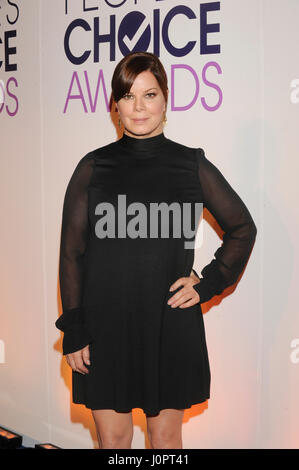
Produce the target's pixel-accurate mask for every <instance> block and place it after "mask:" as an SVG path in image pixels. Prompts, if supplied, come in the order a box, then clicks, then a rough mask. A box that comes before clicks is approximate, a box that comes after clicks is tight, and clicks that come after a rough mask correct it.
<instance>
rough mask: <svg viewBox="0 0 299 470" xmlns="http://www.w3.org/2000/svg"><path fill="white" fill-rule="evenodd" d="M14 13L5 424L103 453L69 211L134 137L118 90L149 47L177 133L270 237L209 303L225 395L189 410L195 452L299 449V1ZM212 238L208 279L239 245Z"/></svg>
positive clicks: (138, 423) (5, 230)
mask: <svg viewBox="0 0 299 470" xmlns="http://www.w3.org/2000/svg"><path fill="white" fill-rule="evenodd" d="M0 7H1V8H0V155H1V158H0V165H1V172H0V175H1V176H0V177H1V184H0V191H1V216H2V225H1V243H0V250H1V271H0V281H1V282H0V299H1V305H0V312H1V313H0V314H1V324H0V380H1V387H0V416H1V418H0V425H2V426H4V427H6V428H9V429H11V430H14V431H15V432H18V433H19V434H23V435H24V436H26V438H27V440H28V442H30V440H32V442H33V441H39V442H51V443H52V444H56V445H58V446H61V447H65V448H66V447H68V448H74V449H75V448H96V447H97V438H96V430H95V425H94V422H93V419H92V415H91V412H90V410H88V409H86V408H85V407H84V405H75V404H72V400H71V395H72V390H71V369H70V367H69V366H68V364H67V363H66V360H65V357H63V356H62V335H61V334H60V332H59V331H58V330H57V329H56V328H55V325H54V323H55V320H56V319H57V318H58V316H59V315H60V314H61V301H60V294H59V278H58V259H59V243H60V230H61V216H62V204H63V198H64V194H65V190H66V186H67V183H68V181H69V179H70V176H71V174H72V172H73V170H74V168H75V166H76V165H77V163H78V161H79V160H80V159H81V158H82V157H83V156H84V155H85V154H86V153H88V152H89V151H91V150H94V149H96V148H97V147H101V146H104V145H106V144H108V143H110V142H112V141H115V140H117V139H118V138H119V137H120V135H119V130H118V127H117V117H118V116H117V115H116V113H115V110H114V109H113V107H112V108H111V109H110V96H111V85H110V83H111V78H112V74H113V71H114V68H115V66H116V64H117V63H118V62H119V61H120V60H121V59H122V57H123V56H124V55H126V54H127V53H129V52H131V51H139V50H140V51H149V52H154V53H155V54H157V55H158V56H159V57H160V59H161V61H162V63H163V65H164V67H165V70H166V72H167V76H168V81H169V102H168V108H167V120H168V123H167V125H166V126H165V128H164V133H165V135H166V136H167V137H169V138H171V139H173V140H175V141H177V142H180V143H182V144H184V145H188V146H191V147H202V148H203V149H204V150H205V153H206V156H207V158H208V159H209V160H210V161H212V162H213V163H214V164H215V165H216V166H217V167H218V168H219V169H220V171H221V172H222V173H223V175H224V176H225V177H226V179H227V180H228V181H229V183H230V184H231V185H232V187H233V188H234V189H235V190H236V191H237V193H238V194H239V195H240V196H241V198H242V199H243V201H244V202H245V204H246V205H247V206H248V208H249V210H250V212H251V214H252V216H253V219H254V221H255V223H256V226H257V229H258V233H257V239H256V243H255V246H254V249H253V252H252V255H251V257H250V259H249V262H248V264H247V267H246V270H245V272H244V274H243V276H242V278H241V280H240V282H239V283H238V285H237V286H234V287H233V288H231V289H229V290H226V291H225V295H222V296H217V297H216V298H214V299H213V300H211V301H210V302H207V303H206V304H203V313H204V322H205V327H206V337H207V345H208V351H209V358H210V365H211V398H210V399H209V400H208V401H207V402H205V403H203V404H198V405H193V406H192V407H191V408H190V409H187V410H186V411H185V414H184V421H183V445H184V448H296V447H299V428H298V422H299V403H298V393H299V316H298V314H297V310H298V308H297V285H298V280H299V273H298V269H299V268H298V266H299V249H298V246H297V243H296V242H297V239H298V235H299V222H298V216H297V212H298V209H297V200H298V183H297V175H298V170H299V165H298V155H299V152H298V150H299V144H298V113H299V65H298V60H297V59H298V47H299V46H298V44H299V30H298V24H297V23H298V17H299V2H298V1H297V0H285V1H284V2H282V1H281V0H280V1H279V0H242V1H238V0H222V1H204V2H201V1H199V0H192V1H180V2H178V1H174V0H148V1H146V2H145V1H141V0H109V1H108V0H52V1H51V2H49V1H45V0H44V1H43V0H40V1H38V0H27V1H26V2H24V1H23V2H22V1H21V0H19V1H9V0H1V2H0ZM201 223H202V224H203V232H204V238H203V240H204V243H203V244H202V246H200V248H199V249H196V250H195V263H194V268H195V269H196V271H197V272H200V270H201V269H202V268H203V267H204V266H205V265H206V264H207V263H209V262H210V260H211V259H212V257H213V254H214V252H215V251H216V249H217V248H218V247H219V246H220V245H221V237H220V230H219V226H218V225H217V223H216V221H215V220H214V219H213V217H212V215H211V214H209V213H208V212H207V211H205V213H204V219H203V220H202V222H201ZM129 268H130V267H129V266H128V269H129ZM104 386H105V384H103V387H104ZM133 421H134V439H133V445H132V447H133V448H136V449H137V448H141V449H142V448H147V446H148V443H147V440H146V433H145V429H146V421H145V415H144V414H143V412H142V410H141V409H139V408H136V409H134V410H133Z"/></svg>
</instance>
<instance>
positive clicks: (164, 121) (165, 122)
mask: <svg viewBox="0 0 299 470" xmlns="http://www.w3.org/2000/svg"><path fill="white" fill-rule="evenodd" d="M162 122H163V124H164V125H166V124H167V117H166V114H164V119H163V121H162Z"/></svg>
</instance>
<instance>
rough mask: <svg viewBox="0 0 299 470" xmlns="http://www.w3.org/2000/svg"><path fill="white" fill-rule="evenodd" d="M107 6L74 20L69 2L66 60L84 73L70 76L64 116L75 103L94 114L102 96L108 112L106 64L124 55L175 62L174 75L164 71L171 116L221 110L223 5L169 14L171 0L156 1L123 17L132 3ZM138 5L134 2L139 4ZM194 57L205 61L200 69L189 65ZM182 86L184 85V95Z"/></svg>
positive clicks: (184, 8) (173, 9)
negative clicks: (151, 55)
mask: <svg viewBox="0 0 299 470" xmlns="http://www.w3.org/2000/svg"><path fill="white" fill-rule="evenodd" d="M105 3H106V6H105V7H106V10H105V9H104V13H103V9H101V10H100V9H99V8H98V7H90V8H87V7H86V6H84V4H83V11H82V12H81V14H80V17H78V16H79V15H78V10H76V15H78V16H77V17H75V18H71V16H73V15H74V12H73V4H72V3H71V2H67V1H66V8H65V15H67V17H68V18H70V20H69V23H68V25H67V27H66V30H65V34H64V38H63V44H64V52H65V56H66V59H67V60H68V62H69V63H70V64H72V66H73V67H77V66H81V65H83V64H85V67H86V69H85V70H82V69H81V68H80V69H79V70H78V71H77V70H73V71H72V75H71V76H70V79H69V85H68V89H67V91H66V99H65V104H64V107H63V113H66V112H67V111H69V112H72V107H71V105H73V106H75V103H78V104H76V106H80V107H81V108H82V111H83V112H85V113H89V112H91V113H94V112H96V111H97V102H98V97H99V96H101V99H100V100H99V106H101V107H104V109H105V110H106V111H107V112H110V111H111V109H110V103H109V100H108V95H109V90H107V86H106V84H107V83H110V82H111V68H110V67H109V77H107V76H106V70H105V64H107V61H110V62H115V61H118V60H120V58H121V57H119V56H120V55H122V56H125V55H127V54H128V53H130V52H138V51H148V52H153V53H154V54H156V55H157V56H158V57H160V55H161V52H163V54H168V55H169V56H171V57H174V58H175V61H174V62H175V63H174V64H170V66H169V67H170V70H166V72H167V73H168V75H169V82H170V83H169V89H170V108H171V111H181V112H182V111H187V110H189V109H190V108H192V107H193V106H197V107H202V108H203V109H205V110H206V111H216V110H217V109H219V108H220V106H221V104H222V101H223V96H222V90H221V86H220V85H218V83H217V82H218V81H219V78H220V76H221V75H222V68H221V65H220V63H219V62H217V61H216V60H215V59H216V57H217V54H218V57H219V55H220V53H221V47H220V46H221V45H220V43H219V41H220V37H219V36H217V35H215V33H219V32H220V21H219V20H218V16H217V15H219V11H220V1H219V2H210V3H207V2H202V3H197V4H193V5H192V6H191V7H190V6H187V5H175V6H172V7H170V8H169V9H168V10H167V9H166V10H165V6H166V7H167V6H168V5H169V3H170V2H167V0H165V1H163V8H159V6H160V5H161V3H160V2H158V1H157V0H151V1H150V0H149V1H148V2H146V6H147V9H146V11H144V12H142V11H137V10H134V9H133V10H131V11H129V12H127V11H126V12H125V13H123V9H122V8H121V7H122V6H123V5H124V4H125V3H126V6H127V5H128V3H129V1H127V2H121V1H120V0H118V1H108V0H106V1H105ZM132 3H133V2H132ZM137 3H138V2H137V0H135V5H136V4H137ZM139 3H141V2H139ZM150 4H152V5H153V6H154V8H153V9H152V11H149V9H148V7H149V6H150ZM133 6H134V5H133ZM157 7H158V8H157ZM107 10H108V11H107ZM109 10H110V12H111V14H110V15H109ZM95 11H96V12H95ZM211 15H212V16H211ZM92 16H93V17H92ZM178 22H179V23H178ZM189 24H190V26H191V27H190V28H189V27H188V25H189ZM177 28H180V34H179V35H177V34H176V29H177ZM83 44H84V46H83ZM118 52H119V53H118ZM191 52H195V53H196V54H197V56H202V60H200V62H199V63H200V65H197V66H194V65H193V64H192V65H191V64H190V63H189V64H188V55H189V54H190V53H191ZM210 55H213V60H206V61H205V60H204V57H205V56H210ZM215 55H216V57H215ZM177 58H181V60H182V63H178V60H177ZM192 60H193V59H192ZM98 63H100V64H102V67H100V68H99V66H98V65H97V70H98V72H97V76H96V78H94V75H93V76H92V78H91V76H90V73H91V67H92V65H93V64H98ZM108 65H109V64H108ZM182 84H184V85H185V92H184V93H183V94H182V92H181V87H182ZM100 90H101V91H100ZM99 91H100V95H99Z"/></svg>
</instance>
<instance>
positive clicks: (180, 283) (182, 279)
mask: <svg viewBox="0 0 299 470" xmlns="http://www.w3.org/2000/svg"><path fill="white" fill-rule="evenodd" d="M187 280H188V277H180V278H179V279H177V280H176V281H175V282H174V283H173V284H171V286H170V288H169V290H170V292H171V291H174V290H176V289H177V288H178V287H180V286H184V285H185V284H186V282H187Z"/></svg>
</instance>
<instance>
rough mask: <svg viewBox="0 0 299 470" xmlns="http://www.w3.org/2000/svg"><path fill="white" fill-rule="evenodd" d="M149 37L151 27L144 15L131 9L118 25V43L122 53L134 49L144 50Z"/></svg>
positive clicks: (147, 44)
mask: <svg viewBox="0 0 299 470" xmlns="http://www.w3.org/2000/svg"><path fill="white" fill-rule="evenodd" d="M150 39H151V28H150V25H149V24H148V22H147V18H146V16H145V15H144V14H143V13H142V12H140V11H131V12H130V13H128V14H127V15H126V16H125V17H124V18H123V19H122V22H121V24H120V26H119V31H118V43H119V48H120V50H121V52H122V53H123V55H126V54H128V53H129V52H134V51H136V50H141V51H146V50H147V49H148V46H149V43H150Z"/></svg>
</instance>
